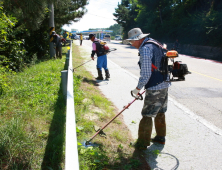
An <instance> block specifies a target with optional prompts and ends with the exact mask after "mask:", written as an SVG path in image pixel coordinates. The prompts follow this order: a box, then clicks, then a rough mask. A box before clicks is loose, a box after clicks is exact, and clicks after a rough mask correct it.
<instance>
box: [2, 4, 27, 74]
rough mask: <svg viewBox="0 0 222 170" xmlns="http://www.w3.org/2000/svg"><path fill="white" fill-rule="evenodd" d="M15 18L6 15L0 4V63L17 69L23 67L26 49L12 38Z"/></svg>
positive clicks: (21, 43) (20, 42)
mask: <svg viewBox="0 0 222 170" xmlns="http://www.w3.org/2000/svg"><path fill="white" fill-rule="evenodd" d="M16 22H17V20H16V19H15V18H14V17H8V16H6V14H5V13H4V10H3V8H2V6H0V40H1V41H0V65H2V66H4V67H6V68H7V69H11V70H15V71H18V70H20V69H21V68H23V67H24V58H25V54H26V51H25V50H24V48H23V46H22V45H23V42H22V41H19V40H16V39H13V37H14V33H13V27H14V26H15V23H16Z"/></svg>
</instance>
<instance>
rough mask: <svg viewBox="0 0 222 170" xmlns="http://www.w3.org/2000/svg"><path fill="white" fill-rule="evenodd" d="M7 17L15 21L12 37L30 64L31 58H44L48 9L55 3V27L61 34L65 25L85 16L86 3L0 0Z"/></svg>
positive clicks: (74, 0)
mask: <svg viewBox="0 0 222 170" xmlns="http://www.w3.org/2000/svg"><path fill="white" fill-rule="evenodd" d="M1 2H3V8H4V11H5V13H6V14H7V15H9V16H14V17H16V19H17V22H16V23H15V26H14V27H13V28H12V32H13V37H12V36H11V38H12V39H13V38H14V39H16V40H23V42H24V43H23V48H24V49H25V50H26V51H27V53H26V58H25V59H24V61H25V62H26V63H29V62H31V61H32V60H33V58H35V57H37V58H38V59H41V58H44V57H45V55H46V54H48V49H49V47H48V46H49V43H48V42H49V33H48V32H49V9H48V4H49V3H50V2H53V3H54V7H55V27H56V32H57V33H60V31H61V27H62V26H63V25H64V24H69V23H71V22H72V21H74V22H76V21H78V20H79V19H80V18H81V17H82V16H83V15H84V14H85V13H86V9H85V5H86V4H88V0H62V1H60V0H19V1H18V0H1Z"/></svg>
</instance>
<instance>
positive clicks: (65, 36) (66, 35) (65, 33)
mask: <svg viewBox="0 0 222 170" xmlns="http://www.w3.org/2000/svg"><path fill="white" fill-rule="evenodd" d="M67 37H68V34H67V32H66V31H65V32H64V33H63V38H64V39H65V40H66V39H67ZM65 45H66V41H65V42H64V46H65Z"/></svg>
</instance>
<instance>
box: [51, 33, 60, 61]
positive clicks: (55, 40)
mask: <svg viewBox="0 0 222 170" xmlns="http://www.w3.org/2000/svg"><path fill="white" fill-rule="evenodd" d="M52 35H53V41H52V42H53V43H54V44H55V46H56V57H58V58H60V59H61V58H62V42H61V37H60V36H59V35H58V34H56V32H55V31H52Z"/></svg>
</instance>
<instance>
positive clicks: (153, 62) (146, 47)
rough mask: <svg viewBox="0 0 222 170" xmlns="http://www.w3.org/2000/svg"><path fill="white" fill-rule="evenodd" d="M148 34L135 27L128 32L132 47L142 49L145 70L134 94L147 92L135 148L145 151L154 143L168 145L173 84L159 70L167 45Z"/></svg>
mask: <svg viewBox="0 0 222 170" xmlns="http://www.w3.org/2000/svg"><path fill="white" fill-rule="evenodd" d="M148 35H149V34H143V32H142V31H141V29H140V28H134V29H131V30H130V31H129V32H128V38H129V39H128V40H129V41H130V42H131V45H132V46H134V47H136V48H137V49H139V54H140V59H139V66H140V69H141V70H140V78H139V82H138V85H137V87H136V88H135V89H134V90H132V91H131V92H132V93H133V95H134V96H137V95H138V93H139V92H140V90H141V89H142V88H143V87H144V88H145V89H146V94H145V99H144V105H143V108H142V111H141V114H142V116H143V117H142V119H141V121H140V123H139V131H138V139H137V142H136V144H135V148H137V149H141V150H144V149H147V146H149V145H150V141H151V142H158V143H160V144H165V136H166V122H165V112H166V111H167V103H168V88H169V87H170V85H171V83H170V82H167V81H164V78H163V75H162V74H161V73H160V72H159V71H158V70H157V68H160V66H161V59H162V57H163V56H164V53H163V46H162V44H160V43H159V42H158V41H156V40H154V39H151V38H149V37H148ZM156 67H157V68H156ZM168 79H169V77H168V76H167V80H168ZM152 118H154V124H155V129H156V136H155V137H154V138H153V139H151V134H152V124H153V123H152Z"/></svg>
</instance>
